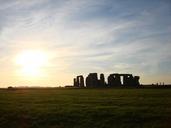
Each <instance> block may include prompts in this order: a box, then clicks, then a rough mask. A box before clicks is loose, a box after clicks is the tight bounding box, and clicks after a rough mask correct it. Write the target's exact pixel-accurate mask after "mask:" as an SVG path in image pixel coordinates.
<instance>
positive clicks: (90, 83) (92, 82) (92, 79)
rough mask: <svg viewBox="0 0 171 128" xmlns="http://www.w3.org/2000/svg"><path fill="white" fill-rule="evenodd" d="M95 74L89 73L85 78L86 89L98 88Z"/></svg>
mask: <svg viewBox="0 0 171 128" xmlns="http://www.w3.org/2000/svg"><path fill="white" fill-rule="evenodd" d="M98 84H99V81H98V78H97V73H90V74H89V75H88V76H87V78H86V87H98Z"/></svg>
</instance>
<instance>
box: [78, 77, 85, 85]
mask: <svg viewBox="0 0 171 128" xmlns="http://www.w3.org/2000/svg"><path fill="white" fill-rule="evenodd" d="M79 78H80V81H79V86H80V87H84V77H83V76H82V75H81V76H79Z"/></svg>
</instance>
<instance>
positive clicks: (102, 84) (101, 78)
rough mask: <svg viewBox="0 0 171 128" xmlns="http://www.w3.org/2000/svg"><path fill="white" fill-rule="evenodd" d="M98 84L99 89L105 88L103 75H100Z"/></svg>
mask: <svg viewBox="0 0 171 128" xmlns="http://www.w3.org/2000/svg"><path fill="white" fill-rule="evenodd" d="M99 81H100V82H99V83H100V84H99V85H100V86H101V87H105V77H104V74H100V80H99Z"/></svg>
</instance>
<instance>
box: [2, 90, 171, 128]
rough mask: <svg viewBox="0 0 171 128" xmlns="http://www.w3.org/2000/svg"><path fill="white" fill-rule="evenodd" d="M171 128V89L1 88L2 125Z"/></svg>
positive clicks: (13, 127)
mask: <svg viewBox="0 0 171 128" xmlns="http://www.w3.org/2000/svg"><path fill="white" fill-rule="evenodd" d="M115 127H116V128H171V89H18V90H0V128H115Z"/></svg>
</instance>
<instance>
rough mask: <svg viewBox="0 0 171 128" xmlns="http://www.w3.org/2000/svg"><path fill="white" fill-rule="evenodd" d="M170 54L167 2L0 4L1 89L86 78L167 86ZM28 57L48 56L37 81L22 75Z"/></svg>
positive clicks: (18, 0) (4, 0) (1, 0)
mask: <svg viewBox="0 0 171 128" xmlns="http://www.w3.org/2000/svg"><path fill="white" fill-rule="evenodd" d="M170 49H171V1H170V0H0V87H7V86H64V85H71V84H73V77H75V76H76V75H80V74H83V75H84V76H87V75H88V73H90V72H97V73H104V74H105V76H106V77H107V76H108V75H109V74H110V73H132V74H133V75H139V76H140V82H141V83H143V84H147V83H150V84H151V83H157V82H165V83H171V52H170ZM28 51H34V52H32V53H35V52H39V51H41V53H43V54H45V55H46V56H47V57H46V62H45V63H43V62H44V61H43V60H41V63H43V64H40V65H39V69H41V73H40V74H41V75H40V74H39V75H35V76H28V75H29V74H28V72H27V73H25V74H24V73H23V74H22V73H21V70H22V68H23V67H28V68H27V70H29V69H30V68H31V67H29V65H28V64H26V63H27V61H28V58H27V56H23V58H22V57H21V56H22V55H23V54H25V53H28ZM32 53H31V54H32ZM18 56H20V57H19V58H20V60H19V61H22V62H20V64H17V59H16V58H17V57H18ZM40 56H43V55H42V54H41V55H40ZM21 58H22V59H21ZM31 58H34V62H35V63H36V64H37V65H38V64H39V62H38V60H40V57H39V56H38V57H37V58H36V55H35V56H34V55H33V57H32V56H31ZM44 60H45V57H44ZM32 61H33V60H32ZM34 66H35V65H34ZM32 67H33V66H32ZM35 67H36V66H35ZM37 67H38V66H37ZM37 67H36V68H37ZM32 69H34V68H32Z"/></svg>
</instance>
